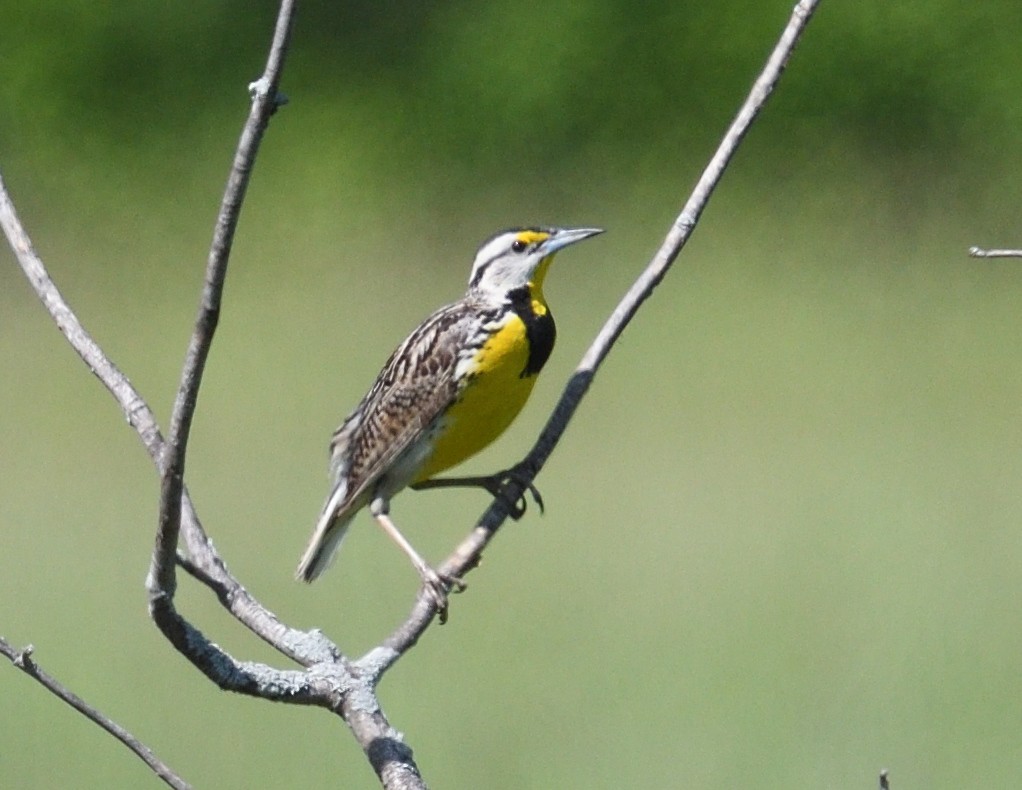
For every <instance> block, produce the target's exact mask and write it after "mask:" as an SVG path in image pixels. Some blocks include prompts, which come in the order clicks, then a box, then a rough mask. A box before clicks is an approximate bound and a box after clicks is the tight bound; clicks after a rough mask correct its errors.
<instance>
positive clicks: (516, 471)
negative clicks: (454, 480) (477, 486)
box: [488, 466, 546, 521]
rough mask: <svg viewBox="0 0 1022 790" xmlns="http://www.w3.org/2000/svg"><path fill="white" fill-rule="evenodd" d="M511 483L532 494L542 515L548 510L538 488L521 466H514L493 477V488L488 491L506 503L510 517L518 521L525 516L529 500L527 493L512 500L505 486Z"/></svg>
mask: <svg viewBox="0 0 1022 790" xmlns="http://www.w3.org/2000/svg"><path fill="white" fill-rule="evenodd" d="M509 482H514V483H518V485H520V486H522V487H523V488H524V489H525V491H528V492H529V493H530V494H532V499H533V501H534V502H535V503H536V505H537V506H538V507H539V512H540V514H543V513H544V512H545V510H546V509H545V507H544V506H543V495H542V494H540V493H539V489H538V488H536V485H535V483H533V482H532V481H531V480H529V479H528V475H527V474H526V472H525V471H524V470H523V469H521V468H520V467H519V466H513V467H511V468H510V469H507V470H506V471H503V472H499V473H497V474H495V475H494V476H493V486H492V487H491V488H489V489H488V490H489V492H490V493H491V494H493V495H494V496H495V497H498V498H499V499H500V500H501V501H503V502H504V504H505V505H506V506H507V510H508V515H509V516H510V517H511V518H512V519H514V520H515V521H518V519H520V518H521V517H522V516H524V515H525V511H526V509H527V506H528V500H527V499H526V498H525V491H523V492H522V493H521V494H520V495H519V496H518V498H517V499H515V500H512V499H511V497H509V496H508V495H507V494H506V493H505V492H504V486H506V485H507V484H508V483H509Z"/></svg>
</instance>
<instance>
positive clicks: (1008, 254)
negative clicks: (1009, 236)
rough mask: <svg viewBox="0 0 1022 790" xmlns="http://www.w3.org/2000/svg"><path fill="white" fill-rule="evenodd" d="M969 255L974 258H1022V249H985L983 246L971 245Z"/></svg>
mask: <svg viewBox="0 0 1022 790" xmlns="http://www.w3.org/2000/svg"><path fill="white" fill-rule="evenodd" d="M969 255H971V256H972V257H973V258H1022V250H985V249H983V248H982V247H969Z"/></svg>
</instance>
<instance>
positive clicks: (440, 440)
mask: <svg viewBox="0 0 1022 790" xmlns="http://www.w3.org/2000/svg"><path fill="white" fill-rule="evenodd" d="M528 360H529V343H528V339H527V337H526V331H525V324H524V323H523V322H522V320H521V318H519V317H518V316H516V315H512V317H511V318H510V319H509V320H508V322H507V323H506V324H505V325H504V326H503V327H502V328H501V329H500V330H499V331H498V332H496V333H495V334H494V335H493V336H492V337H491V338H490V339H489V340H488V341H487V342H486V343H485V344H484V345H483V347H482V348H481V349H480V350H479V351H478V352H477V353H476V355H475V357H474V358H473V359H472V362H471V364H470V365H469V366H468V370H467V375H468V376H469V377H470V379H469V380H468V382H467V383H466V385H465V387H464V389H463V390H462V392H461V395H460V396H459V398H458V400H457V401H456V402H455V403H454V405H452V406H451V407H450V408H449V409H447V411H446V412H445V413H444V414H443V416H442V417H441V420H442V421H443V423H442V427H441V429H440V431H439V432H438V435H437V437H436V439H435V440H434V442H433V452H432V453H431V455H430V457H429V460H428V461H427V462H426V464H425V465H424V466H423V467H422V469H421V470H420V471H419V474H418V475H417V476H416V480H415V482H418V481H421V480H427V479H429V478H430V477H433V476H434V475H437V474H439V473H440V472H443V471H444V470H445V469H449V468H450V467H452V466H454V465H455V464H459V463H461V462H462V461H464V460H465V459H467V458H469V457H471V456H473V455H475V454H476V453H478V452H479V451H480V450H482V449H483V448H484V447H486V446H487V445H488V444H490V443H491V442H492V441H493V440H494V439H496V438H497V437H498V436H500V435H501V434H502V433H503V432H504V430H505V429H506V428H507V427H508V426H509V425H510V424H511V423H512V422H513V421H514V418H515V417H517V416H518V413H519V412H520V411H521V410H522V407H523V406H524V405H525V402H526V401H527V400H528V399H529V394H530V393H531V392H532V387H533V385H534V384H535V382H536V376H535V375H529V376H523V372H524V371H525V369H526V366H527V363H528Z"/></svg>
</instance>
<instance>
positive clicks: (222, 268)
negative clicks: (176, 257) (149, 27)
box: [147, 0, 294, 616]
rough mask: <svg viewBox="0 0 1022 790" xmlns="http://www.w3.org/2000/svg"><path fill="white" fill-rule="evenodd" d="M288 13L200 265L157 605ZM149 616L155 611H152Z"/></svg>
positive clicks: (170, 577)
mask: <svg viewBox="0 0 1022 790" xmlns="http://www.w3.org/2000/svg"><path fill="white" fill-rule="evenodd" d="M293 18H294V1H293V0H283V2H281V4H280V11H279V12H278V15H277V25H276V29H275V30H274V33H273V43H272V44H271V45H270V54H269V57H268V59H267V62H266V69H265V71H264V72H263V76H262V77H261V78H260V79H259V80H257V81H256V82H254V83H252V85H251V86H250V89H251V91H252V107H251V109H250V111H249V115H248V121H247V122H246V123H245V127H244V129H243V130H242V133H241V140H240V142H239V143H238V149H237V151H236V152H235V154H234V163H233V166H232V167H231V174H230V176H229V178H228V180H227V187H226V189H225V190H224V197H223V201H222V202H221V205H220V213H219V214H218V215H217V221H216V230H215V231H214V233H213V244H212V246H211V248H210V251H209V259H208V261H207V264H206V278H205V282H204V284H203V289H202V300H201V303H200V305H199V314H198V317H197V318H196V321H195V330H194V331H193V332H192V337H191V340H190V341H189V345H188V353H187V355H186V357H185V363H184V369H183V370H182V371H181V383H180V385H179V386H178V392H177V398H176V399H175V401H174V410H173V413H172V414H171V420H170V435H169V436H168V439H167V445H166V448H165V451H164V452H165V458H164V469H163V479H162V483H163V485H162V490H161V495H160V516H159V529H158V531H157V533H156V548H155V549H154V551H153V561H152V565H151V567H150V571H149V579H148V581H147V586H148V588H149V594H150V607H151V608H153V607H154V606H155V610H154V611H160V610H162V608H163V607H162V602H164V601H166V599H167V598H168V597H173V595H174V585H175V576H174V567H175V566H174V557H175V553H176V551H177V538H178V532H179V530H180V527H181V494H182V491H183V487H184V470H185V455H186V453H187V449H188V437H189V433H190V430H191V425H192V416H193V415H194V414H195V406H196V403H197V401H198V395H199V385H200V384H201V383H202V373H203V370H204V369H205V366H206V359H207V358H208V356H209V349H210V345H211V344H212V342H213V335H214V333H215V332H216V325H217V322H218V320H219V317H220V300H221V296H222V294H223V287H224V278H225V277H226V276H227V262H228V260H229V258H230V252H231V244H232V243H233V241H234V232H235V230H236V228H237V226H238V218H239V216H240V215H241V205H242V203H243V201H244V199H245V192H246V190H247V188H248V182H249V178H250V176H251V174H252V166H253V164H254V163H255V157H256V154H257V153H258V151H259V143H260V142H261V141H262V137H263V134H264V133H265V131H266V127H267V125H268V124H269V121H270V116H271V115H272V114H273V113H274V112H275V111H276V109H277V107H278V98H277V89H278V87H279V86H280V73H281V70H282V68H283V65H284V57H285V55H286V54H287V48H288V44H289V42H290V38H291V25H292V20H293ZM154 616H155V615H154Z"/></svg>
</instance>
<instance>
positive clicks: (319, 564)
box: [295, 483, 355, 582]
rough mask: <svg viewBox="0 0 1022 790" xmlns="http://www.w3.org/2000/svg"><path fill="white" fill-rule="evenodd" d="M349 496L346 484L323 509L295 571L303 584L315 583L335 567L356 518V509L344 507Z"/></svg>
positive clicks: (333, 493)
mask: <svg viewBox="0 0 1022 790" xmlns="http://www.w3.org/2000/svg"><path fill="white" fill-rule="evenodd" d="M346 493H347V486H345V485H344V484H343V483H342V484H340V485H338V486H337V487H335V488H334V490H333V492H332V493H331V494H330V498H329V499H328V500H327V502H326V504H325V505H324V506H323V512H322V513H320V514H319V521H317V522H316V529H315V530H314V531H313V533H312V538H311V539H310V540H309V545H308V546H307V547H306V549H305V554H303V555H302V559H301V562H299V563H298V570H297V571H295V578H296V579H298V580H299V581H303V582H311V581H314V580H315V579H316V578H317V577H318V576H319V575H320V574H321V573H322V572H323V571H325V570H326V569H327V568H329V567H330V566H331V565H332V564H333V561H334V556H335V555H336V554H337V549H339V548H340V547H341V541H342V540H344V534H345V533H346V532H347V531H348V524H350V523H351V519H352V518H354V515H355V514H354V510H355V509H354V508H350V507H348V508H341V507H340V506H341V504H342V503H343V501H344V497H345V494H346Z"/></svg>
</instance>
